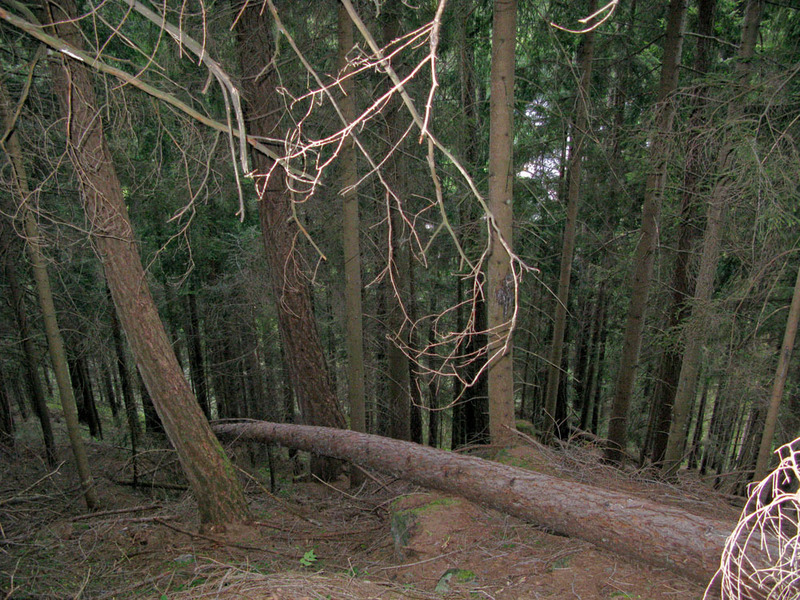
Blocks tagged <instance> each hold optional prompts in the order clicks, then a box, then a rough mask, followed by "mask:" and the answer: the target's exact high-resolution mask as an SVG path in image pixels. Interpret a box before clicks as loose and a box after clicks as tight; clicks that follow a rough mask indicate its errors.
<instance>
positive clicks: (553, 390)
mask: <svg viewBox="0 0 800 600" xmlns="http://www.w3.org/2000/svg"><path fill="white" fill-rule="evenodd" d="M595 6H596V2H595V0H589V8H588V9H587V12H586V14H593V13H594V11H595ZM593 57H594V29H592V30H591V31H589V32H588V33H586V34H585V35H584V36H583V37H582V39H581V44H580V46H579V49H578V71H579V72H580V80H579V81H578V90H577V93H576V100H575V122H574V126H573V128H572V142H571V145H570V149H569V166H568V168H567V197H566V208H567V211H566V221H565V223H564V237H563V242H562V246H561V267H560V273H559V277H558V291H557V293H556V312H555V316H554V317H553V339H552V341H551V343H550V356H549V362H548V366H547V390H546V392H545V400H544V412H545V414H544V419H545V421H544V429H543V431H542V436H543V438H544V439H545V440H549V439H550V437H551V436H552V434H553V428H554V427H556V428H559V429H560V428H561V426H562V424H561V423H557V422H556V421H555V420H554V418H555V414H556V400H557V398H558V390H559V385H560V381H561V362H562V361H561V355H562V353H563V350H564V333H565V330H566V323H567V306H568V305H569V288H570V278H571V276H572V260H573V257H574V255H575V236H576V232H577V221H578V205H579V203H580V196H581V168H582V166H583V151H584V145H585V143H586V140H588V139H589V136H588V135H587V134H588V131H587V129H588V126H589V100H590V98H589V92H590V84H591V81H592V59H593ZM578 377H579V378H580V377H581V375H580V374H579V375H578Z"/></svg>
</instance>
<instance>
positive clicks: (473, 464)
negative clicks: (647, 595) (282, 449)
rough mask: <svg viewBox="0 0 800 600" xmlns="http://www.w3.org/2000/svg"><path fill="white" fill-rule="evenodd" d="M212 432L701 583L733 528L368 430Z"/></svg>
mask: <svg viewBox="0 0 800 600" xmlns="http://www.w3.org/2000/svg"><path fill="white" fill-rule="evenodd" d="M214 430H215V431H216V432H217V433H218V434H219V435H220V436H222V437H223V438H227V439H231V438H234V439H243V440H252V439H257V440H260V441H262V442H266V443H279V444H283V445H285V446H290V447H293V448H299V449H301V450H307V451H310V452H319V453H321V454H326V455H329V456H334V457H336V458H339V459H342V460H349V461H352V462H354V463H356V464H358V465H361V466H363V467H367V468H372V469H377V470H380V471H383V472H386V473H390V474H392V475H394V476H397V477H400V478H402V479H406V480H408V481H411V482H413V483H416V484H418V485H422V486H425V487H428V488H432V489H436V490H440V491H443V492H445V493H448V494H454V495H458V496H462V497H464V498H466V499H468V500H471V501H474V502H478V503H481V504H484V505H486V506H490V507H492V508H495V509H497V510H500V511H503V512H505V513H507V514H510V515H514V516H516V517H519V518H521V519H525V520H527V521H531V522H533V523H536V524H537V525H540V526H543V527H546V528H548V529H549V530H551V531H553V532H555V533H558V534H562V535H567V536H570V537H576V538H581V539H584V540H587V541H589V542H591V543H593V544H596V545H597V546H599V547H601V548H604V549H606V550H610V551H611V552H616V553H618V554H622V555H625V556H627V557H631V558H633V559H635V560H639V561H643V562H646V563H649V564H651V565H655V566H658V567H662V568H667V569H670V570H671V571H673V572H675V573H679V574H680V575H683V576H684V577H687V578H689V579H692V580H694V581H698V582H701V583H704V584H705V583H708V581H709V580H710V579H711V578H712V577H713V576H714V573H715V572H716V570H717V567H718V566H719V557H720V553H721V551H722V548H723V545H724V543H725V539H726V538H727V536H728V533H729V532H730V531H731V529H732V528H733V526H734V524H733V523H726V522H723V521H718V520H714V519H709V518H708V517H701V516H697V515H694V514H691V513H687V512H686V511H684V510H681V509H679V508H676V507H673V506H668V505H663V504H658V503H656V502H652V501H650V500H646V499H642V498H633V497H631V496H628V495H625V494H623V493H620V492H615V491H611V490H606V489H603V488H597V487H593V486H589V485H586V484H581V483H577V482H572V481H565V480H561V479H558V478H556V477H552V476H549V475H544V474H541V473H536V472H533V471H527V470H524V469H519V468H516V467H511V466H508V465H503V464H499V463H495V462H491V461H487V460H483V459H481V458H477V457H473V456H465V455H460V454H455V453H451V452H446V451H444V450H436V449H434V448H428V447H426V446H420V445H417V444H413V443H409V442H402V441H398V440H391V439H388V438H382V437H378V436H373V435H367V434H362V433H356V432H351V431H337V430H335V429H328V428H322V427H305V426H292V425H282V424H275V423H266V422H260V423H241V424H238V423H231V424H224V425H217V426H215V427H214Z"/></svg>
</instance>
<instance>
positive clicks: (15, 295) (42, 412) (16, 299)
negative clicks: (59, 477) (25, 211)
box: [0, 220, 58, 467]
mask: <svg viewBox="0 0 800 600" xmlns="http://www.w3.org/2000/svg"><path fill="white" fill-rule="evenodd" d="M10 227H11V226H10V225H9V224H8V223H7V222H6V221H5V220H3V221H0V244H2V251H3V254H4V256H3V266H4V273H5V276H6V282H7V283H8V287H9V291H10V292H11V304H12V306H13V308H14V316H15V317H16V321H17V327H18V328H19V336H20V342H21V343H22V351H23V367H24V369H25V380H26V383H27V385H28V392H29V393H30V396H31V401H32V404H33V411H34V412H35V413H36V417H37V418H38V419H39V425H40V426H41V428H42V438H43V441H44V449H45V460H46V461H47V464H48V466H49V467H55V466H56V464H58V456H57V452H56V444H55V438H54V437H53V426H52V423H51V422H50V411H49V410H48V408H47V401H46V400H45V397H44V390H43V389H42V382H41V379H39V371H38V369H37V368H36V362H37V361H36V347H35V345H34V343H33V337H31V336H32V333H31V331H30V329H29V327H28V315H27V312H26V310H25V300H24V297H23V294H22V288H21V287H20V283H19V277H17V268H16V266H15V264H14V258H13V257H12V256H11V235H12V233H11V231H10Z"/></svg>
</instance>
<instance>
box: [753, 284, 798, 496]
mask: <svg viewBox="0 0 800 600" xmlns="http://www.w3.org/2000/svg"><path fill="white" fill-rule="evenodd" d="M799 320H800V269H799V270H798V271H797V279H796V280H795V283H794V292H793V293H792V303H791V305H790V306H789V316H788V318H787V319H786V331H785V332H784V334H783V344H782V345H781V353H780V356H779V357H778V368H777V370H776V371H775V381H774V382H773V383H772V392H771V394H770V398H769V408H768V409H767V416H766V420H765V422H764V433H763V434H762V436H761V445H760V446H759V449H758V458H757V459H756V468H755V473H754V474H753V481H760V480H761V479H764V477H765V476H766V474H767V466H768V465H769V457H770V456H771V455H772V442H773V440H774V438H775V425H776V424H777V421H778V408H780V404H781V398H782V397H783V388H784V386H785V385H786V376H787V375H788V373H789V362H790V360H791V358H792V349H793V348H794V339H795V337H796V336H797V324H798V321H799Z"/></svg>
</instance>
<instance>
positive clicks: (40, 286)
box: [0, 88, 99, 510]
mask: <svg viewBox="0 0 800 600" xmlns="http://www.w3.org/2000/svg"><path fill="white" fill-rule="evenodd" d="M7 104H8V97H7V93H6V91H5V88H3V89H2V106H0V112H2V113H3V115H2V116H3V125H4V126H5V127H4V128H5V129H6V130H8V131H10V132H11V134H10V135H9V137H8V141H7V149H8V154H9V156H10V158H11V161H12V167H13V172H14V183H15V185H16V188H17V192H18V194H19V197H20V198H19V200H20V203H19V206H20V212H21V213H22V222H23V226H24V230H25V236H26V240H25V241H26V246H25V247H26V250H27V253H28V258H29V260H30V262H31V269H32V270H33V278H34V280H35V282H36V292H37V296H38V298H39V307H40V308H41V311H42V320H43V321H44V331H45V336H46V337H47V349H48V352H49V354H50V363H51V364H52V366H53V371H55V375H56V382H57V384H58V395H59V398H60V400H61V407H62V409H63V411H64V423H65V424H66V426H67V434H68V436H69V441H70V446H71V447H72V454H73V456H74V457H75V466H76V468H77V471H78V477H79V478H80V487H81V491H82V492H83V498H84V501H85V502H86V507H87V508H88V509H89V510H94V509H95V508H97V507H98V505H99V501H98V498H97V490H95V488H94V480H93V478H92V472H91V469H90V468H89V459H88V457H87V455H86V447H85V446H84V444H83V440H82V438H81V430H80V424H79V422H78V409H77V406H76V405H75V395H74V393H73V390H72V385H71V383H70V378H69V369H68V368H67V353H66V350H65V348H64V339H63V338H62V336H61V330H60V329H59V327H58V316H57V314H56V307H55V303H54V301H53V292H52V289H51V287H50V276H49V274H48V273H47V261H46V260H45V257H44V253H43V251H42V244H41V237H40V235H39V226H38V224H37V222H36V218H35V217H34V213H33V208H32V206H31V204H32V202H33V200H34V199H33V198H31V192H30V186H29V185H28V174H27V171H26V169H25V164H24V161H23V158H22V147H21V145H20V143H19V139H18V138H17V134H16V132H15V131H14V125H15V124H14V122H13V121H11V115H10V114H9V112H8V110H7V109H6V105H7ZM45 410H46V407H45ZM43 414H44V413H43Z"/></svg>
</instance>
